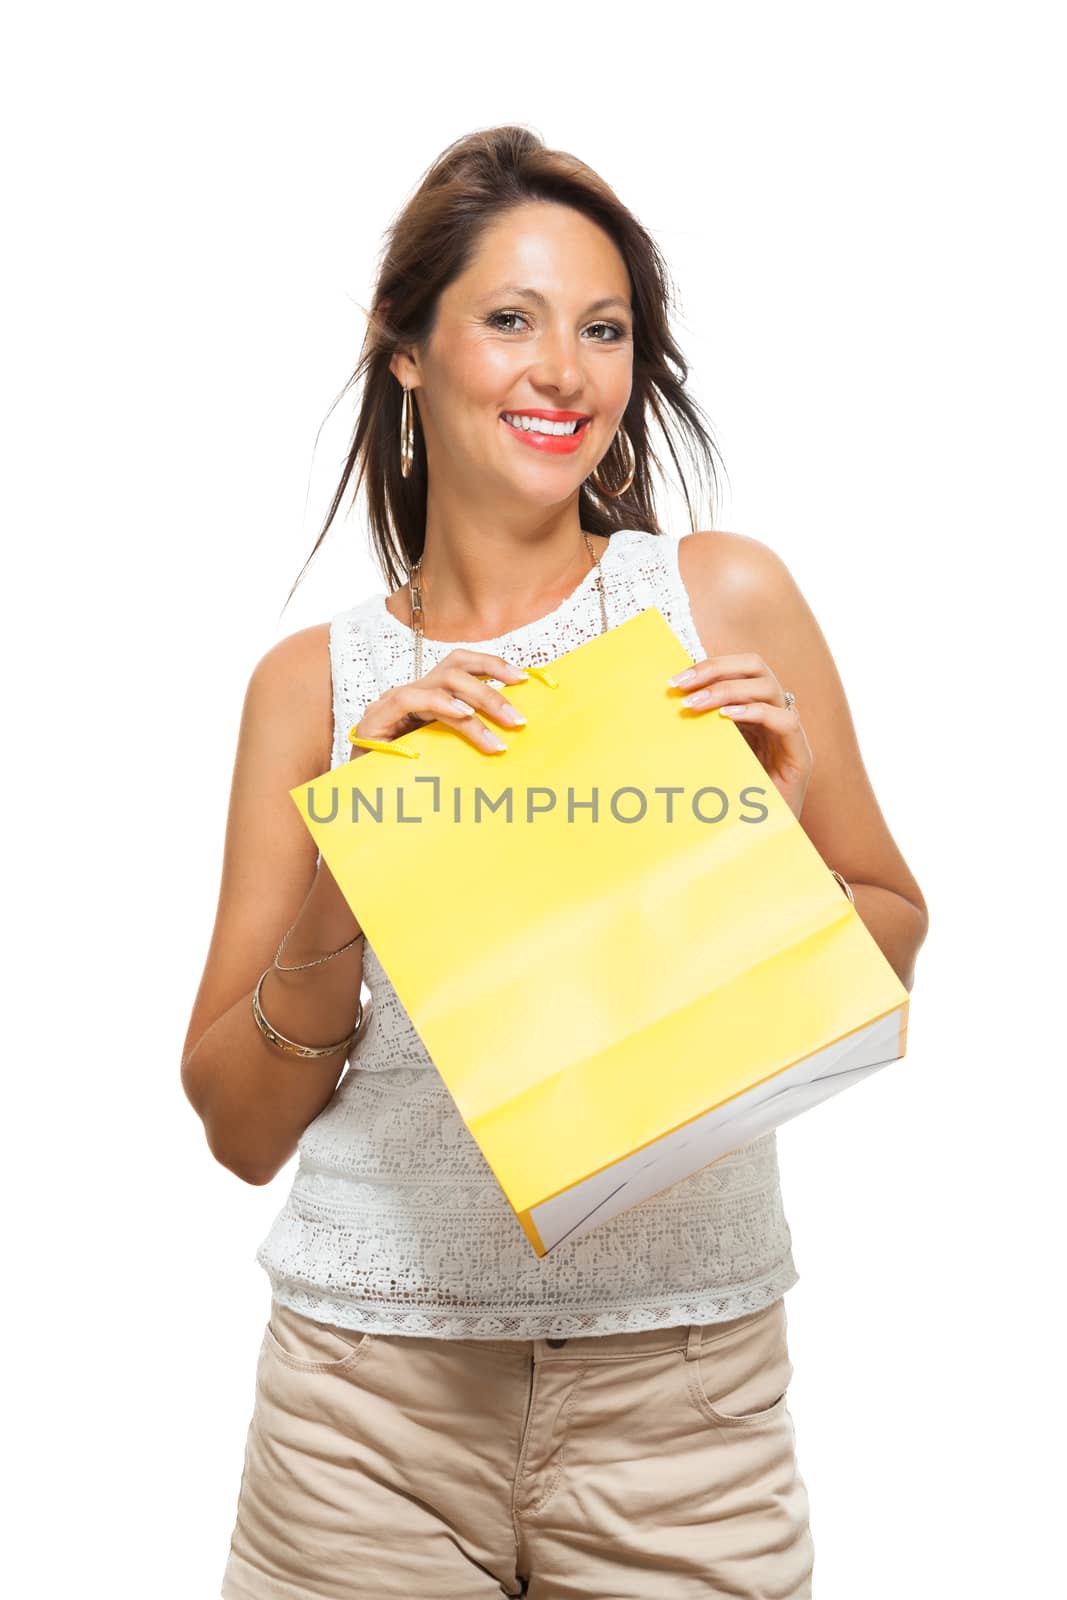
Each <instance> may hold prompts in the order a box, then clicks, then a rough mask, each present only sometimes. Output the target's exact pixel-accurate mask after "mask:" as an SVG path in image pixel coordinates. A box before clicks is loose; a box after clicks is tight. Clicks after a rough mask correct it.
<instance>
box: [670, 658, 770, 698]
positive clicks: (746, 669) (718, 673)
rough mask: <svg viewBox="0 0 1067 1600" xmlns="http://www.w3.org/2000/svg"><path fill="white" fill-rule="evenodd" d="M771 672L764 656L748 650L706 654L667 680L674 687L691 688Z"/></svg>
mask: <svg viewBox="0 0 1067 1600" xmlns="http://www.w3.org/2000/svg"><path fill="white" fill-rule="evenodd" d="M769 672H770V668H769V667H768V666H767V663H766V661H764V659H763V657H762V656H760V655H757V654H756V653H755V651H753V650H747V651H744V652H742V653H741V654H740V655H731V656H706V657H705V658H704V660H703V661H697V662H695V663H694V665H693V666H691V667H687V668H686V669H685V671H684V672H676V673H675V674H674V677H673V678H668V680H667V682H668V683H669V684H670V686H671V687H672V688H681V689H691V688H692V687H693V686H694V685H695V684H700V683H712V682H714V681H715V680H717V679H719V678H724V677H729V676H733V677H735V678H754V677H758V676H760V675H762V674H764V673H769Z"/></svg>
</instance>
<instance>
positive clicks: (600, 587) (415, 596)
mask: <svg viewBox="0 0 1067 1600" xmlns="http://www.w3.org/2000/svg"><path fill="white" fill-rule="evenodd" d="M582 538H583V539H584V540H585V548H586V549H587V550H588V552H589V555H590V557H591V559H592V560H593V561H594V562H595V564H596V586H597V591H598V593H599V595H600V631H601V633H607V631H608V608H607V603H606V601H605V599H604V576H603V573H602V572H601V570H600V557H599V556H598V555H597V553H596V551H595V550H594V549H593V546H592V545H591V544H590V543H589V535H588V534H587V533H586V531H585V529H584V528H583V529H582ZM421 570H422V557H421V556H420V557H419V559H418V560H417V561H416V563H415V565H414V566H413V567H412V568H411V570H410V571H409V573H408V582H409V583H410V585H411V627H412V631H413V632H414V634H415V677H416V678H421V677H422V628H423V622H422V583H421ZM557 609H558V608H557ZM549 615H551V613H549ZM516 665H521V663H518V662H517V663H516Z"/></svg>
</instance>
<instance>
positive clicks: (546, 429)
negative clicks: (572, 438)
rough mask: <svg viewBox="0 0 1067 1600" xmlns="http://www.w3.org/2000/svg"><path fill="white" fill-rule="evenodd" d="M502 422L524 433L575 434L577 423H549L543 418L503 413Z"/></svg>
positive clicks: (513, 412) (516, 413)
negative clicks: (520, 429)
mask: <svg viewBox="0 0 1067 1600" xmlns="http://www.w3.org/2000/svg"><path fill="white" fill-rule="evenodd" d="M504 421H505V422H510V424H511V426H512V427H513V428H522V429H523V430H524V432H526V433H561V434H570V433H577V431H578V424H577V422H549V421H548V420H547V419H546V418H545V417H527V416H524V415H522V414H521V413H519V412H515V411H505V412H504Z"/></svg>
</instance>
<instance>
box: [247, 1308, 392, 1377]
mask: <svg viewBox="0 0 1067 1600" xmlns="http://www.w3.org/2000/svg"><path fill="white" fill-rule="evenodd" d="M373 1337H374V1335H373V1334H370V1333H364V1332H363V1330H362V1329H359V1328H342V1327H338V1326H336V1325H335V1324H334V1323H332V1322H320V1321H319V1320H318V1319H317V1318H314V1317H306V1316H304V1314H303V1313H302V1312H300V1311H294V1310H293V1309H292V1308H291V1307H290V1306H284V1305H282V1304H281V1302H280V1301H278V1300H272V1301H271V1305H270V1316H269V1318H268V1320H267V1325H266V1327H265V1329H264V1331H263V1349H264V1353H265V1354H267V1355H269V1356H270V1357H271V1358H272V1359H273V1360H275V1361H279V1362H281V1364H282V1366H285V1367H292V1368H294V1369H295V1370H296V1371H298V1372H341V1371H345V1370H347V1369H348V1368H350V1367H353V1366H355V1364H356V1362H357V1361H358V1360H359V1359H360V1358H361V1356H362V1355H363V1353H364V1351H365V1349H366V1347H367V1345H368V1343H369V1341H371V1340H372V1339H373Z"/></svg>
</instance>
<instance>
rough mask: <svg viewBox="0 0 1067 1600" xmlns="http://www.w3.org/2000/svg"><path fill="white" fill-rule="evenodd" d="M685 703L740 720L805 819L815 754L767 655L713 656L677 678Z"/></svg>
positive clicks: (761, 759)
mask: <svg viewBox="0 0 1067 1600" xmlns="http://www.w3.org/2000/svg"><path fill="white" fill-rule="evenodd" d="M670 681H671V684H672V686H673V685H675V684H677V685H678V687H679V688H680V689H681V690H682V693H683V695H684V697H685V698H684V699H683V700H682V705H683V706H685V707H687V708H689V707H692V709H693V710H694V711H698V712H704V711H712V710H718V711H721V712H722V713H723V714H724V715H727V716H729V717H730V719H731V721H733V722H736V723H737V725H738V727H739V728H740V729H741V732H742V733H743V734H744V736H745V739H746V740H747V742H748V744H749V745H750V746H751V748H752V750H753V751H754V752H755V754H756V756H757V758H758V760H759V763H760V765H761V766H762V767H763V769H764V771H765V772H766V773H767V775H768V777H769V778H771V780H772V781H773V783H774V786H775V788H776V789H777V790H778V793H779V794H780V795H781V796H782V799H783V800H784V801H785V803H786V805H787V806H788V807H789V809H790V810H791V811H792V813H793V815H794V816H795V817H797V818H798V819H799V817H800V812H801V809H802V807H803V805H804V796H805V795H806V794H807V792H808V784H809V783H810V782H811V769H812V765H813V756H812V753H811V746H810V745H809V744H808V736H807V734H806V733H805V732H804V727H803V724H802V723H801V720H800V713H799V712H798V710H797V708H796V706H795V705H794V706H792V707H790V709H788V710H787V709H786V703H785V690H784V689H783V688H782V685H781V684H780V683H779V682H778V679H777V678H776V677H775V675H774V673H773V672H772V671H771V669H770V667H769V666H768V665H767V663H766V661H764V659H763V657H762V656H759V655H756V654H755V653H750V654H747V655H736V656H708V657H706V659H705V660H703V661H698V662H697V663H696V665H695V666H693V667H690V668H689V669H688V670H687V671H686V672H683V673H680V674H678V677H677V678H672V679H671V680H670Z"/></svg>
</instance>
